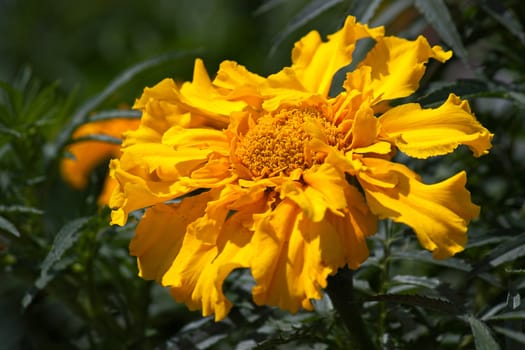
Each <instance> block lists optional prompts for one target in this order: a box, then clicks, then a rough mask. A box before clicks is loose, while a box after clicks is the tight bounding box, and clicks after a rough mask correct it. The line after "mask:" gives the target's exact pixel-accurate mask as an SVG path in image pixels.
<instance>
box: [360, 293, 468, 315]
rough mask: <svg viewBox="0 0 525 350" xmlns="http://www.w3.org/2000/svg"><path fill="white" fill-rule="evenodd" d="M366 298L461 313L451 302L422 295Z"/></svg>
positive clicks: (449, 312) (387, 295) (391, 295)
mask: <svg viewBox="0 0 525 350" xmlns="http://www.w3.org/2000/svg"><path fill="white" fill-rule="evenodd" d="M365 299H366V300H367V301H385V302H388V303H394V304H406V305H411V306H419V307H422V308H425V309H429V310H435V311H440V312H444V313H448V314H453V315H455V314H459V309H458V308H457V307H456V306H455V305H454V304H452V303H451V302H449V301H446V300H442V299H436V298H430V297H426V296H422V295H406V294H379V295H374V296H371V297H366V298H365Z"/></svg>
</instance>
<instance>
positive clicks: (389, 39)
mask: <svg viewBox="0 0 525 350" xmlns="http://www.w3.org/2000/svg"><path fill="white" fill-rule="evenodd" d="M376 41H377V42H376V44H375V46H374V47H373V48H372V50H370V52H369V53H368V55H367V56H366V58H365V59H364V60H363V61H362V62H361V63H360V64H359V67H358V69H361V68H362V67H363V68H364V67H366V66H368V67H371V82H370V88H371V89H372V90H373V92H374V103H375V102H378V101H381V100H391V99H395V98H400V97H406V96H409V95H411V94H412V93H413V92H414V91H416V90H417V88H418V87H419V81H420V80H421V77H422V76H423V74H424V73H425V70H426V67H425V64H426V63H427V62H428V60H429V59H430V58H434V59H436V60H438V61H440V62H445V61H446V60H448V59H449V58H450V57H451V56H452V52H451V51H447V52H445V51H443V49H442V48H441V47H440V46H433V47H431V46H430V45H429V43H428V41H427V40H426V39H425V38H424V37H423V36H419V37H418V38H417V39H416V40H413V41H412V40H406V39H403V38H398V37H394V36H385V37H380V38H377V39H376Z"/></svg>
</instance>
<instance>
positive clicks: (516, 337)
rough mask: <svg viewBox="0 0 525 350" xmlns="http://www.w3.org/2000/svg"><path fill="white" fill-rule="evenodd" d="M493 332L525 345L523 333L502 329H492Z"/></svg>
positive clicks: (524, 334)
mask: <svg viewBox="0 0 525 350" xmlns="http://www.w3.org/2000/svg"><path fill="white" fill-rule="evenodd" d="M494 330H495V331H496V332H498V333H500V334H503V335H504V336H506V337H509V338H511V339H514V340H516V341H518V342H520V343H522V344H525V333H523V332H517V331H514V330H512V329H508V328H503V327H497V326H496V327H494Z"/></svg>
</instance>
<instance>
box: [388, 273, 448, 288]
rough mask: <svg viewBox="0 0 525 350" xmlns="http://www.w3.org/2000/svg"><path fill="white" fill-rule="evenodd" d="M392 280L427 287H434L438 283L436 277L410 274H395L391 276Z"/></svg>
mask: <svg viewBox="0 0 525 350" xmlns="http://www.w3.org/2000/svg"><path fill="white" fill-rule="evenodd" d="M392 281H393V282H397V283H403V284H410V285H414V286H419V287H424V288H428V289H435V288H437V287H438V286H439V285H440V282H439V280H438V279H436V278H428V277H422V276H412V275H396V276H394V277H393V278H392Z"/></svg>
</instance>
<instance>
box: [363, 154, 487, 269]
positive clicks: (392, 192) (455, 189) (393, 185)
mask: <svg viewBox="0 0 525 350" xmlns="http://www.w3.org/2000/svg"><path fill="white" fill-rule="evenodd" d="M363 162H364V163H365V165H366V166H367V171H366V173H360V174H359V176H358V179H359V182H360V184H361V186H362V187H363V190H364V191H365V194H366V199H367V202H368V205H369V207H370V209H371V210H372V212H374V213H375V214H376V215H378V216H380V217H381V218H391V219H393V220H394V221H396V222H401V223H404V224H406V225H408V226H410V227H412V228H413V229H414V231H415V232H416V235H417V238H418V239H419V242H420V243H421V245H422V246H423V247H425V248H426V249H428V250H430V251H432V253H433V255H434V257H435V258H438V259H442V258H446V257H449V256H452V255H454V254H456V253H458V252H460V251H462V250H463V249H464V247H465V244H466V242H467V236H466V232H467V225H468V223H469V222H470V220H472V219H473V218H476V217H477V216H478V215H479V207H478V206H476V205H474V204H473V203H472V202H471V200H470V192H469V191H467V189H466V188H465V183H466V175H465V173H464V172H460V173H458V174H457V175H455V176H453V177H451V178H449V179H447V180H444V181H442V182H439V183H436V184H432V185H426V184H424V183H422V182H420V180H419V177H418V176H417V174H415V173H413V172H412V171H411V170H410V169H408V168H407V167H405V166H404V165H401V164H396V163H391V162H388V161H386V160H381V159H377V158H376V159H372V158H369V159H366V158H365V159H363ZM371 179H375V181H370V180H371Z"/></svg>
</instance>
